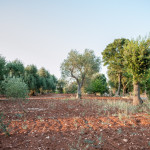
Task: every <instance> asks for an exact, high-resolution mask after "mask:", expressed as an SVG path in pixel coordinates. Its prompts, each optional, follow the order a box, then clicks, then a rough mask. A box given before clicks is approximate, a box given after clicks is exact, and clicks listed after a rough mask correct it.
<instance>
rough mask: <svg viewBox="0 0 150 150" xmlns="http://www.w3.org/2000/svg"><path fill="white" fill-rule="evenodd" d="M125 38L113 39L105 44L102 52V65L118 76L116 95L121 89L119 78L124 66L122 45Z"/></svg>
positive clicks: (124, 42)
mask: <svg viewBox="0 0 150 150" xmlns="http://www.w3.org/2000/svg"><path fill="white" fill-rule="evenodd" d="M126 41H128V40H127V39H124V38H122V39H115V40H114V42H113V43H110V44H108V45H107V47H106V48H105V50H104V51H103V52H102V55H103V62H104V65H105V66H106V65H107V66H108V70H109V69H111V70H112V71H113V72H114V73H115V74H116V75H117V78H118V91H117V95H120V90H121V79H122V72H123V68H124V64H123V63H124V58H123V51H124V49H123V46H124V45H125V44H126Z"/></svg>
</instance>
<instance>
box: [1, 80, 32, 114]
mask: <svg viewBox="0 0 150 150" xmlns="http://www.w3.org/2000/svg"><path fill="white" fill-rule="evenodd" d="M3 86H4V89H5V96H6V97H8V98H9V99H13V100H17V101H18V103H19V105H20V107H21V109H22V110H23V111H24V112H25V113H27V111H26V110H25V109H24V108H23V106H22V103H21V102H22V100H25V99H26V98H27V97H28V93H29V91H28V87H27V85H26V84H25V83H24V82H23V81H22V79H20V78H8V79H6V80H5V81H4V82H3Z"/></svg>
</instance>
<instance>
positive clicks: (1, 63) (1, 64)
mask: <svg viewBox="0 0 150 150" xmlns="http://www.w3.org/2000/svg"><path fill="white" fill-rule="evenodd" d="M5 65H6V61H5V58H4V57H2V56H1V55H0V94H2V81H3V80H4V75H5Z"/></svg>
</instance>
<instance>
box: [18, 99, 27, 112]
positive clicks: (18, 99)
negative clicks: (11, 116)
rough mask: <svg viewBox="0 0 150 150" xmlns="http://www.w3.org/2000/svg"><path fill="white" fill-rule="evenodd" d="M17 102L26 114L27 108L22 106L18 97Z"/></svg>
mask: <svg viewBox="0 0 150 150" xmlns="http://www.w3.org/2000/svg"><path fill="white" fill-rule="evenodd" d="M18 102H19V106H20V108H21V110H23V112H24V113H25V114H26V113H27V110H26V109H24V107H23V106H22V103H21V100H20V99H18Z"/></svg>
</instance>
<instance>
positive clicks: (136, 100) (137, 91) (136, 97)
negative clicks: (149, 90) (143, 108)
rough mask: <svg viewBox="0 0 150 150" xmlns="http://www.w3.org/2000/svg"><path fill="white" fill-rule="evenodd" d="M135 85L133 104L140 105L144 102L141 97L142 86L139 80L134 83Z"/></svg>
mask: <svg viewBox="0 0 150 150" xmlns="http://www.w3.org/2000/svg"><path fill="white" fill-rule="evenodd" d="M133 87H134V94H133V105H135V106H136V105H140V104H142V103H143V101H142V99H141V98H140V86H139V83H138V82H134V83H133Z"/></svg>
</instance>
